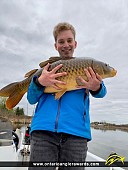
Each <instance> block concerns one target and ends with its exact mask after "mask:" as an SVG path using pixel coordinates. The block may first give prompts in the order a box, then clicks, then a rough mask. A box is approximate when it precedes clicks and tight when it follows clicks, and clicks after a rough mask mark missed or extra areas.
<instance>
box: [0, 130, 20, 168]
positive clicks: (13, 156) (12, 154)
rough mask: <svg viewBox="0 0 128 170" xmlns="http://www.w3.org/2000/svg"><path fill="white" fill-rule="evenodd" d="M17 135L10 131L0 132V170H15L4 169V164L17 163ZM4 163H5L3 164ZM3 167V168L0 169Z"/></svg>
mask: <svg viewBox="0 0 128 170" xmlns="http://www.w3.org/2000/svg"><path fill="white" fill-rule="evenodd" d="M16 138H17V134H15V132H13V131H12V130H8V129H2V130H0V170H3V169H4V170H16V169H17V168H16V167H11V168H10V167H6V166H7V164H6V162H12V161H13V162H16V161H18V155H17V144H18V143H17V139H16ZM5 161H6V162H5ZM1 166H5V167H1Z"/></svg>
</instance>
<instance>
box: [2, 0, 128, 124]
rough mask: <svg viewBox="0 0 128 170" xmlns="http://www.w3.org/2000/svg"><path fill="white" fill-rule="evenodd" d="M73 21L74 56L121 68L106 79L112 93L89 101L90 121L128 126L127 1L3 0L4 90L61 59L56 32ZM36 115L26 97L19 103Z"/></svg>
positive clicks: (109, 91) (26, 112)
mask: <svg viewBox="0 0 128 170" xmlns="http://www.w3.org/2000/svg"><path fill="white" fill-rule="evenodd" d="M59 22H69V23H71V24H72V25H73V26H74V27H75V29H76V41H77V42H78V46H77V49H76V50H75V53H74V56H76V57H92V58H95V59H97V60H100V61H103V62H105V63H108V64H109V65H110V66H112V67H114V68H115V69H116V70H117V75H116V76H115V77H113V78H108V79H104V83H105V85H106V87H107V95H106V96H105V97H104V98H102V99H95V98H92V97H90V103H91V105H90V118H91V122H93V121H103V122H104V121H105V122H110V123H116V124H126V123H127V124H128V47H127V45H128V1H127V0H107V1H106V0H75V1H74V0H70V1H69V0H56V1H53V0H36V1H35V0H10V1H9V0H0V88H2V87H4V86H6V85H8V84H9V83H12V82H15V81H21V80H23V79H24V75H25V73H27V72H28V71H30V70H32V69H34V68H39V63H40V62H42V61H44V60H46V59H48V58H49V57H51V56H56V55H58V53H57V51H56V50H55V48H54V39H53V28H54V26H55V25H57V24H58V23H59ZM17 106H19V107H23V108H24V109H25V114H26V115H32V114H33V110H34V107H35V106H33V105H30V104H28V102H27V99H26V95H25V96H24V97H23V99H22V101H21V102H20V103H19V104H18V105H17Z"/></svg>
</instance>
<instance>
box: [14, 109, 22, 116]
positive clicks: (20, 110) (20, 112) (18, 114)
mask: <svg viewBox="0 0 128 170" xmlns="http://www.w3.org/2000/svg"><path fill="white" fill-rule="evenodd" d="M15 114H16V115H17V116H20V115H24V109H23V108H19V107H17V108H16V109H15Z"/></svg>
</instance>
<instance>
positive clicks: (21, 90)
mask: <svg viewBox="0 0 128 170" xmlns="http://www.w3.org/2000/svg"><path fill="white" fill-rule="evenodd" d="M29 84H30V82H29V81H28V80H27V79H25V80H23V81H21V82H14V83H11V84H9V85H7V86H5V87H3V88H2V89H1V90H0V96H2V97H8V98H7V100H6V108H7V109H8V110H10V109H12V108H13V107H15V106H16V105H17V104H18V103H19V102H20V100H21V99H22V97H23V95H24V94H25V93H26V92H27V90H28V86H29Z"/></svg>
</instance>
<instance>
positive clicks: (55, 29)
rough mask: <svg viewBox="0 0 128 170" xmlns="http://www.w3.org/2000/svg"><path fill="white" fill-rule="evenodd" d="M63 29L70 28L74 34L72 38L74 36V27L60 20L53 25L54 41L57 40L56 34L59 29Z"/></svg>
mask: <svg viewBox="0 0 128 170" xmlns="http://www.w3.org/2000/svg"><path fill="white" fill-rule="evenodd" d="M65 30H71V31H72V33H73V36H74V39H75V37H76V31H75V28H74V27H73V26H72V25H71V24H69V23H67V22H61V23H59V24H57V25H56V26H55V27H54V30H53V36H54V39H55V41H57V36H58V34H59V33H60V32H61V31H65Z"/></svg>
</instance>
